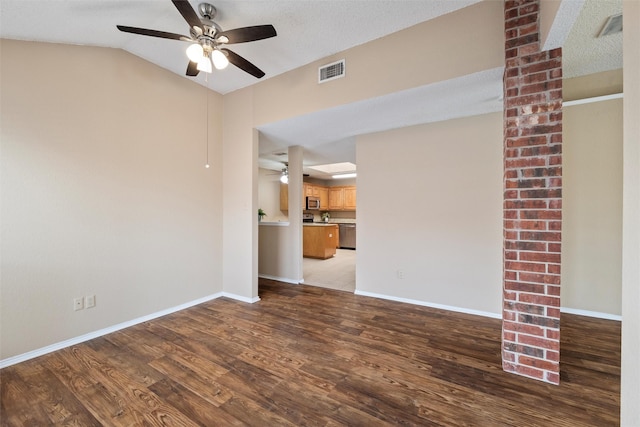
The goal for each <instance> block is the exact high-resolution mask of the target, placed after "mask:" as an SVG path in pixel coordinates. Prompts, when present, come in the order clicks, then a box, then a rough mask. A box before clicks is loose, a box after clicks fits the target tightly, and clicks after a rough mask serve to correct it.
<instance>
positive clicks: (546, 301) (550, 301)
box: [518, 292, 560, 307]
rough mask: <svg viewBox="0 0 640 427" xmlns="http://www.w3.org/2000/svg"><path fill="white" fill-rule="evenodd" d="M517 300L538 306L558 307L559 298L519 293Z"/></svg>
mask: <svg viewBox="0 0 640 427" xmlns="http://www.w3.org/2000/svg"><path fill="white" fill-rule="evenodd" d="M518 300H519V301H521V302H526V303H531V304H538V305H544V306H551V307H560V298H559V297H557V296H545V295H539V294H530V293H525V292H523V293H521V294H520V295H519V296H518Z"/></svg>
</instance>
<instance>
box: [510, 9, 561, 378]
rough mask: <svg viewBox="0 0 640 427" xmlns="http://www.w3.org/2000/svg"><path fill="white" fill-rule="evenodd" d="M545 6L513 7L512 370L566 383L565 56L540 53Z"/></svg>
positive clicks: (555, 52)
mask: <svg viewBox="0 0 640 427" xmlns="http://www.w3.org/2000/svg"><path fill="white" fill-rule="evenodd" d="M539 5H540V4H539V0H507V1H506V2H505V34H506V42H505V56H506V67H505V73H504V291H503V315H502V316H503V317H502V319H503V322H502V364H503V368H504V370H505V371H508V372H513V373H516V374H520V375H524V376H527V377H531V378H535V379H538V380H542V381H546V382H550V383H554V384H558V383H559V382H560V243H561V226H562V51H561V49H555V50H551V51H545V52H541V51H540V43H539V30H538V28H539V25H538V19H539V18H538V12H539Z"/></svg>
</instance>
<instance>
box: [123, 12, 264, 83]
mask: <svg viewBox="0 0 640 427" xmlns="http://www.w3.org/2000/svg"><path fill="white" fill-rule="evenodd" d="M171 1H172V3H173V4H174V6H175V7H176V8H177V9H178V12H180V14H181V15H182V17H183V18H184V19H185V21H187V23H188V24H189V36H183V35H181V34H175V33H168V32H165V31H158V30H149V29H146V28H137V27H128V26H125V25H118V26H117V27H118V29H119V30H120V31H123V32H125V33H132V34H139V35H143V36H151V37H159V38H161V39H170V40H180V41H184V42H189V43H192V44H191V46H189V47H188V48H187V56H188V57H189V65H188V66H187V73H186V74H187V76H191V77H194V76H197V75H198V73H199V72H200V71H204V72H207V73H210V72H211V71H212V67H211V62H213V65H214V66H215V67H216V68H217V69H223V68H225V67H226V66H227V65H228V64H229V63H232V64H233V65H235V66H236V67H238V68H240V69H241V70H243V71H245V72H247V73H249V74H251V75H252V76H254V77H257V78H262V77H263V76H264V72H263V71H262V70H261V69H259V68H258V67H256V66H255V65H253V64H252V63H251V62H249V61H247V60H246V59H244V58H243V57H242V56H240V55H238V54H237V53H235V52H233V51H231V50H229V49H227V48H226V47H224V46H225V45H227V44H232V43H245V42H252V41H256V40H263V39H268V38H270V37H275V36H276V35H277V33H276V29H275V28H274V27H273V25H256V26H252V27H242V28H236V29H234V30H228V31H222V28H220V26H219V25H218V24H216V23H215V22H214V21H213V18H215V16H216V12H217V11H216V8H215V7H213V5H211V4H209V3H200V5H199V6H198V10H199V12H200V15H201V16H202V18H199V17H198V15H197V14H196V12H195V10H193V8H192V7H191V5H190V4H189V2H188V1H187V0H171Z"/></svg>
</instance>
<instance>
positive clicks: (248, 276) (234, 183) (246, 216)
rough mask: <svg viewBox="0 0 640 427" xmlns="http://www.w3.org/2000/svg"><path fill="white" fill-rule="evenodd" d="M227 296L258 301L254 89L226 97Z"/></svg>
mask: <svg viewBox="0 0 640 427" xmlns="http://www.w3.org/2000/svg"><path fill="white" fill-rule="evenodd" d="M223 123H224V128H223V132H222V139H223V149H222V160H223V168H222V172H223V180H222V181H223V212H224V218H223V272H222V278H223V283H224V291H225V292H227V293H229V294H231V295H233V296H235V297H237V298H239V299H242V300H245V301H257V300H258V175H257V170H258V132H257V131H256V130H254V129H253V127H252V123H253V88H251V87H249V88H246V89H242V90H239V91H236V92H233V93H231V94H227V95H226V96H225V97H224V108H223Z"/></svg>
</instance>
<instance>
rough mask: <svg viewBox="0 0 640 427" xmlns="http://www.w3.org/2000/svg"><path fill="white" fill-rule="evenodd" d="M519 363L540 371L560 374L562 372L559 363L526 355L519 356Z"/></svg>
mask: <svg viewBox="0 0 640 427" xmlns="http://www.w3.org/2000/svg"><path fill="white" fill-rule="evenodd" d="M518 363H522V364H523V365H527V366H531V367H534V368H538V369H544V370H545V371H552V372H558V371H559V370H560V366H559V364H558V362H555V361H551V360H543V359H537V358H534V357H529V356H526V355H521V356H519V357H518Z"/></svg>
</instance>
